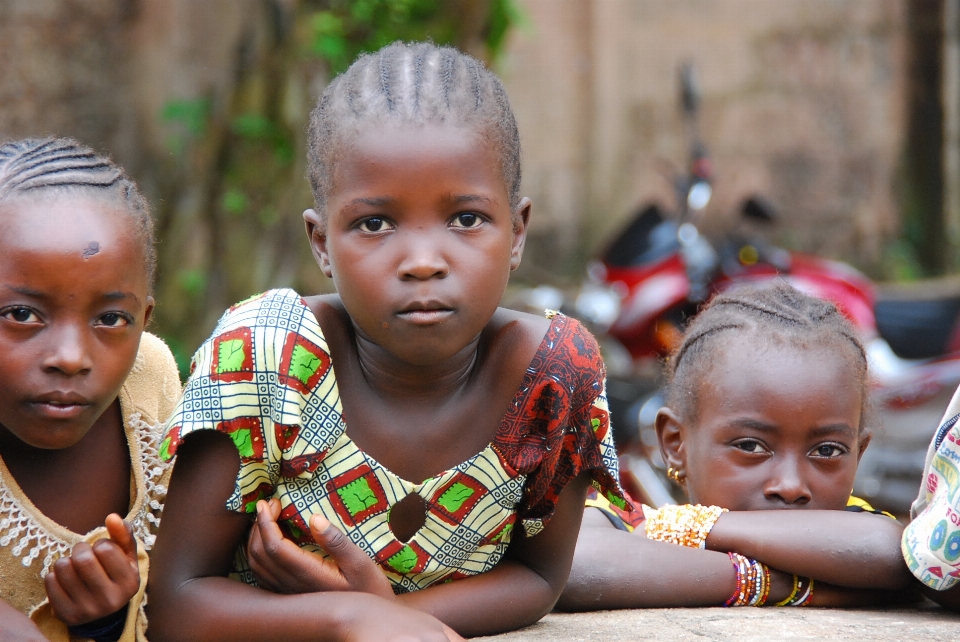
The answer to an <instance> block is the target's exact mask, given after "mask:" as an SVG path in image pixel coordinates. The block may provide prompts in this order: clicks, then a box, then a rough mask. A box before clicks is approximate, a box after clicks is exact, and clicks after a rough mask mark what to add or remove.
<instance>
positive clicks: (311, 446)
mask: <svg viewBox="0 0 960 642" xmlns="http://www.w3.org/2000/svg"><path fill="white" fill-rule="evenodd" d="M193 368H194V371H193V374H192V375H191V378H190V381H189V382H188V384H187V387H186V390H185V392H184V395H183V398H182V399H181V402H180V404H179V406H178V407H177V409H176V410H175V411H174V413H173V415H172V416H171V418H170V421H169V422H168V424H167V426H168V432H167V437H166V439H165V440H164V442H163V444H162V446H161V455H162V456H163V457H166V458H168V459H169V458H171V457H173V456H174V455H175V453H176V450H177V448H178V447H179V445H180V444H181V443H182V441H183V439H184V438H185V437H186V435H188V434H189V433H191V432H193V431H195V430H204V429H212V430H218V431H221V432H224V433H227V434H229V435H230V437H231V438H232V439H233V441H234V443H235V444H236V446H237V450H238V451H239V453H240V459H241V467H240V472H239V474H238V477H237V483H236V488H235V490H234V493H233V495H232V496H231V497H230V499H229V501H228V507H229V508H230V509H232V510H236V511H241V512H248V513H250V512H253V511H254V510H255V506H256V502H257V500H259V499H263V498H270V497H276V498H279V500H280V503H281V508H282V510H281V514H280V522H281V527H282V528H284V529H285V530H286V532H287V535H288V536H289V537H290V538H291V539H293V540H294V541H296V542H297V543H298V544H299V545H300V546H301V547H302V548H305V549H309V550H312V551H314V552H317V553H318V554H321V555H322V554H324V553H323V551H322V550H321V549H320V548H319V547H317V546H316V545H314V544H313V542H312V539H311V537H310V534H309V530H308V526H307V524H308V523H309V520H310V517H311V516H312V515H314V514H317V513H320V514H322V515H323V516H324V517H326V518H327V519H328V520H330V522H331V523H333V524H334V525H336V526H338V527H340V528H341V529H342V530H343V531H344V532H345V533H346V534H347V535H348V536H349V537H350V539H351V541H353V542H354V543H355V544H357V545H358V546H359V547H360V548H361V549H363V550H364V551H365V552H366V553H367V555H369V556H370V557H371V558H372V559H373V560H375V561H376V562H378V563H379V564H380V566H381V567H382V568H383V570H384V572H385V573H386V575H387V577H388V578H389V579H390V581H391V582H392V584H393V587H394V590H395V591H396V592H398V593H402V592H409V591H414V590H418V589H422V588H425V587H427V586H430V585H432V584H435V583H437V582H444V581H450V580H454V579H459V578H463V577H468V576H471V575H476V574H478V573H483V572H484V571H488V570H490V569H491V568H493V566H494V565H496V563H497V562H498V561H499V560H500V559H501V557H502V556H503V554H504V553H505V551H506V549H507V546H508V545H509V543H510V540H511V535H512V532H513V528H514V527H515V525H517V524H518V523H519V525H520V526H521V527H522V528H523V529H524V531H525V533H526V534H527V535H528V536H534V535H536V534H537V533H539V532H540V531H542V530H543V528H544V526H545V524H546V523H547V522H548V521H549V519H550V517H551V516H552V515H553V512H554V509H555V506H556V502H557V499H558V497H559V494H560V491H561V490H562V489H563V488H564V486H565V485H566V484H567V483H568V482H569V481H570V480H572V479H573V478H574V477H576V476H577V475H578V474H579V473H580V472H581V471H585V470H586V471H589V472H590V474H591V475H592V477H593V479H594V484H595V485H596V486H597V487H598V488H599V489H600V491H601V492H602V493H603V494H604V496H606V497H608V498H609V499H610V501H612V502H614V503H617V504H620V505H621V506H624V507H626V506H627V504H626V502H625V500H624V495H623V492H622V491H621V489H620V487H619V482H618V479H619V478H618V464H617V458H616V453H615V451H614V447H613V440H612V434H611V431H610V430H609V422H608V416H607V405H606V397H605V392H604V369H603V363H602V361H601V359H600V353H599V349H598V347H597V344H596V342H595V340H594V339H593V337H592V336H590V334H589V333H588V332H587V331H586V330H585V329H584V328H583V327H582V326H581V325H580V324H579V323H578V322H577V321H575V320H574V319H570V318H568V317H565V316H562V315H557V316H555V317H553V319H552V321H551V325H550V328H549V330H548V331H547V333H546V335H545V336H544V338H543V341H542V342H541V344H540V347H539V349H538V350H537V352H536V355H535V356H534V358H533V360H532V361H531V363H530V366H529V368H528V370H527V372H526V373H525V375H524V377H523V381H522V383H521V385H520V388H519V390H518V391H517V393H516V395H515V397H514V399H513V401H512V403H511V405H510V407H509V409H508V411H507V413H506V414H505V415H504V417H503V418H502V420H501V422H500V425H499V427H498V430H497V433H496V435H495V437H494V439H493V441H492V442H491V443H490V444H489V445H488V446H487V447H485V448H484V449H483V450H482V451H480V452H479V453H477V454H476V455H474V456H473V457H471V458H470V459H468V460H467V461H465V462H463V463H462V464H460V465H458V466H456V467H454V468H451V469H450V470H446V471H444V472H441V473H439V474H437V475H436V476H434V477H431V478H429V479H426V480H424V481H423V482H422V483H413V482H410V481H407V480H405V479H402V478H400V477H398V476H397V475H395V474H394V473H393V472H391V471H390V470H388V469H387V468H385V467H384V466H382V465H381V464H379V463H378V462H377V461H376V460H374V459H373V458H372V457H371V456H370V455H368V454H367V453H365V452H363V451H362V450H361V449H360V448H358V447H357V445H356V444H354V443H353V441H352V440H351V439H350V437H349V436H348V434H347V427H346V424H345V423H344V418H343V414H342V409H341V402H340V394H339V391H338V389H337V382H336V378H335V376H334V369H333V364H332V363H331V361H330V354H329V350H328V348H327V343H326V341H325V339H324V337H323V333H322V331H321V329H320V325H319V323H318V322H317V320H316V318H315V317H314V315H313V313H312V312H311V310H310V309H309V308H308V307H307V305H306V303H305V302H304V301H303V299H302V298H301V297H300V296H299V295H298V294H297V293H295V292H293V291H292V290H275V291H270V292H267V293H265V294H262V295H259V296H257V297H254V298H252V299H250V300H247V301H245V302H242V303H240V304H237V305H236V306H234V307H233V308H231V309H230V310H229V311H228V312H227V313H226V314H225V315H224V317H223V318H222V319H221V320H220V323H219V325H218V326H217V328H216V329H215V330H214V333H213V336H212V337H211V338H210V339H209V340H207V342H206V343H204V345H203V346H201V347H200V349H199V350H198V351H197V354H196V355H195V356H194V360H193ZM410 493H417V494H418V495H420V497H422V498H423V500H424V502H425V504H426V507H427V514H426V521H425V523H424V525H423V526H422V527H421V528H420V530H418V531H417V532H416V533H415V534H414V535H413V536H412V537H411V538H410V539H409V540H408V541H405V542H404V541H401V540H399V539H397V538H396V537H395V536H394V535H393V532H392V531H391V529H390V524H389V516H390V508H391V507H392V506H393V505H394V504H396V503H398V502H399V501H400V500H402V499H403V498H405V497H406V496H407V495H408V494H410ZM237 571H238V573H239V577H240V579H242V580H244V581H246V582H250V583H252V582H253V578H252V576H251V573H250V572H249V570H248V569H247V567H246V564H245V560H244V555H243V551H242V550H241V551H240V552H239V555H238V568H237Z"/></svg>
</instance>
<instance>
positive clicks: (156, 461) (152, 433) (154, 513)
mask: <svg viewBox="0 0 960 642" xmlns="http://www.w3.org/2000/svg"><path fill="white" fill-rule="evenodd" d="M129 423H130V426H131V428H133V429H134V430H135V431H136V435H137V441H138V442H139V443H140V460H141V462H142V465H143V468H142V470H143V484H144V486H145V488H144V491H145V497H144V501H143V503H142V504H141V505H140V511H139V512H138V514H137V516H136V518H134V523H133V529H134V532H135V533H136V535H137V537H139V538H140V541H142V542H143V544H144V546H146V548H147V550H150V549H151V548H153V542H154V540H156V535H157V528H158V527H159V526H160V515H161V513H163V502H164V501H165V500H166V499H167V486H166V484H162V483H160V480H161V479H163V473H164V472H165V471H166V470H167V469H168V468H169V467H170V466H172V465H173V464H172V462H169V463H167V462H164V461H163V460H162V459H160V442H161V440H162V437H163V425H162V424H160V425H155V426H154V425H151V424H148V423H147V422H145V421H144V420H143V419H142V418H141V417H140V415H139V414H136V415H132V416H131V417H130V420H129Z"/></svg>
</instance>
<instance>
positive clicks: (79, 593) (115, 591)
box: [44, 540, 140, 625]
mask: <svg viewBox="0 0 960 642" xmlns="http://www.w3.org/2000/svg"><path fill="white" fill-rule="evenodd" d="M95 547H96V548H94V547H91V546H90V545H89V544H87V543H86V542H80V543H79V544H77V545H76V546H74V547H73V552H72V554H71V555H70V557H62V558H60V559H59V560H57V561H56V562H54V564H53V568H52V569H51V571H50V573H48V574H47V577H46V578H45V579H44V586H45V588H46V589H47V597H49V598H50V603H51V605H52V606H53V609H54V612H55V613H56V614H57V616H58V617H60V619H62V620H63V621H64V622H66V623H67V624H70V625H72V624H82V623H84V622H90V621H92V620H96V619H98V618H101V617H104V616H107V615H110V614H111V613H115V612H116V611H118V610H120V609H121V608H122V607H123V606H124V605H125V604H126V603H127V602H129V601H130V598H132V597H133V596H134V595H136V593H137V590H138V589H139V588H140V573H139V571H138V569H137V568H136V567H135V566H131V564H130V561H129V559H128V557H127V554H126V553H125V552H124V551H123V549H121V548H120V546H119V545H117V544H116V543H114V542H112V541H110V540H100V541H99V542H97V544H95Z"/></svg>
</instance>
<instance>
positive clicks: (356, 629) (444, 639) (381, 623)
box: [342, 596, 464, 642]
mask: <svg viewBox="0 0 960 642" xmlns="http://www.w3.org/2000/svg"><path fill="white" fill-rule="evenodd" d="M374 600H375V601H376V603H375V604H374V603H372V602H373V601H374ZM358 607H359V608H357V609H356V613H355V614H354V617H351V618H348V622H347V623H346V624H345V628H344V630H345V634H344V635H343V637H342V639H343V640H344V642H366V641H367V640H384V641H385V642H464V639H463V638H462V637H460V636H459V635H457V633H456V631H454V630H453V629H451V628H450V627H449V626H447V625H446V624H444V623H443V622H441V621H440V620H438V619H436V618H435V617H433V616H432V615H428V614H426V613H424V612H422V611H417V610H415V609H412V608H409V607H406V606H401V605H400V603H399V602H396V601H391V602H385V601H383V600H380V599H378V598H375V597H374V596H363V597H362V598H361V602H359V603H358Z"/></svg>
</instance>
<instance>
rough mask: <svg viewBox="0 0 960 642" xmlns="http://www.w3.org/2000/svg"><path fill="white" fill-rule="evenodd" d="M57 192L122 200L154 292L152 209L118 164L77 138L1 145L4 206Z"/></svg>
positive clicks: (0, 196)
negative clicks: (5, 201) (74, 191)
mask: <svg viewBox="0 0 960 642" xmlns="http://www.w3.org/2000/svg"><path fill="white" fill-rule="evenodd" d="M56 189H60V190H83V191H86V192H90V193H92V194H95V195H97V196H99V197H102V198H105V199H109V200H110V201H111V202H119V203H120V204H121V205H122V206H123V207H124V209H126V210H127V211H128V212H129V213H130V216H131V217H132V219H133V221H134V224H135V226H136V230H137V236H138V238H139V241H140V243H141V245H142V247H143V254H144V260H145V262H146V270H147V283H148V287H149V289H150V290H151V291H152V290H153V282H154V278H155V274H156V266H157V254H156V248H155V247H154V246H155V241H154V232H153V218H152V217H151V216H150V206H149V205H148V204H147V200H146V199H145V198H144V197H143V195H142V194H141V193H140V190H139V189H137V185H136V183H134V182H133V181H132V180H131V179H130V178H129V177H128V176H127V175H126V173H125V172H124V171H123V169H122V168H121V167H120V166H119V165H117V164H115V163H114V162H113V161H111V160H110V159H109V158H107V157H106V156H101V155H99V154H97V153H96V152H94V151H93V150H92V149H90V148H89V147H86V146H85V145H83V144H81V143H79V142H77V141H76V140H73V139H72V138H26V139H23V140H16V141H10V142H7V143H4V144H3V145H0V202H2V201H4V200H8V199H12V198H16V197H17V196H26V195H33V194H37V193H39V192H42V191H44V190H56Z"/></svg>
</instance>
